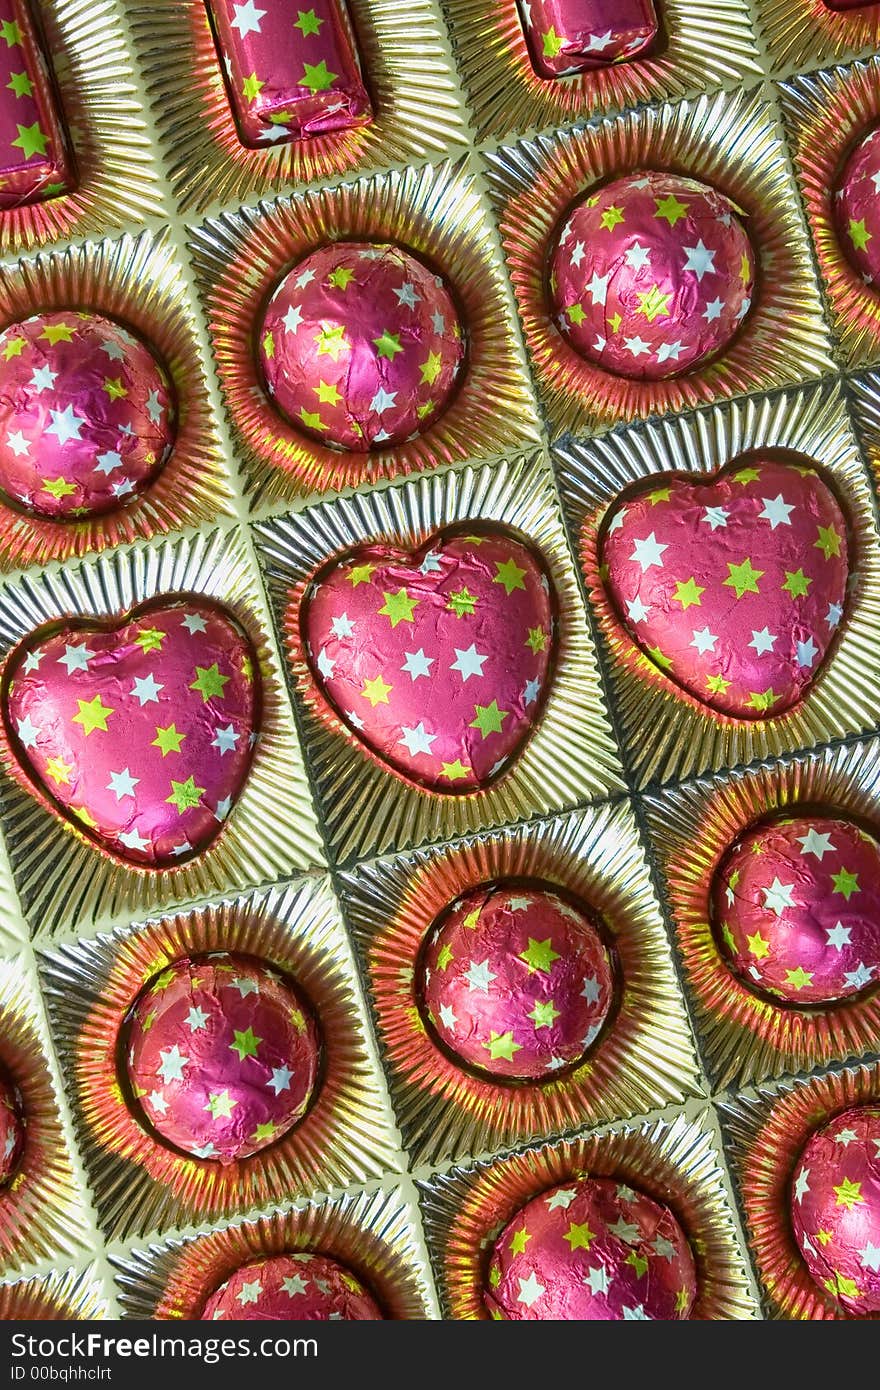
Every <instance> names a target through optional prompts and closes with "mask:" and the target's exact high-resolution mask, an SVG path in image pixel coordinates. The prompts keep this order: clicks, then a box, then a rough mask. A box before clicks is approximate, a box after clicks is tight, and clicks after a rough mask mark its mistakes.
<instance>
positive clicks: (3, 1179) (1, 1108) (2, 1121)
mask: <svg viewBox="0 0 880 1390" xmlns="http://www.w3.org/2000/svg"><path fill="white" fill-rule="evenodd" d="M24 1133H25V1129H24V1117H23V1115H22V1110H21V1101H20V1099H19V1095H18V1092H17V1090H16V1088H15V1086H14V1085H13V1084H12V1081H11V1080H10V1079H9V1077H8V1076H5V1075H3V1074H2V1073H0V1187H3V1186H4V1185H5V1184H6V1183H8V1182H9V1180H10V1178H11V1177H12V1176H13V1174H14V1173H15V1170H16V1168H17V1167H18V1161H19V1159H20V1158H21V1155H22V1151H23V1149H24ZM0 1201H2V1195H0Z"/></svg>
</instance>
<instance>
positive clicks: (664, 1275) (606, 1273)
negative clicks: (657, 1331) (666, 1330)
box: [484, 1177, 697, 1322]
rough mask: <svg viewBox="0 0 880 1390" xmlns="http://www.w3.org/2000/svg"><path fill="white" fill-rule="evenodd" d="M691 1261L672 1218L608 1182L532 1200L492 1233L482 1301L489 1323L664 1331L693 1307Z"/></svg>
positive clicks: (564, 1188) (587, 1181) (580, 1184)
mask: <svg viewBox="0 0 880 1390" xmlns="http://www.w3.org/2000/svg"><path fill="white" fill-rule="evenodd" d="M696 1290H697V1280H696V1271H695V1268H694V1260H693V1255H692V1254H691V1251H690V1247H689V1245H688V1242H687V1238H686V1237H685V1234H684V1232H683V1231H682V1229H681V1226H680V1225H679V1223H678V1221H677V1220H676V1218H675V1216H674V1215H673V1213H672V1212H671V1211H670V1209H669V1208H668V1207H666V1206H663V1205H661V1204H660V1203H659V1202H655V1201H654V1200H653V1199H652V1198H651V1197H648V1196H646V1195H645V1194H644V1193H642V1192H638V1191H636V1189H634V1188H632V1187H629V1186H628V1185H627V1184H625V1183H618V1182H614V1181H613V1180H612V1179H610V1178H591V1177H587V1178H581V1179H580V1180H578V1181H574V1182H571V1183H566V1184H563V1185H560V1186H558V1187H553V1188H550V1189H549V1190H548V1191H546V1192H542V1193H541V1194H540V1195H539V1196H537V1197H534V1198H532V1200H531V1201H529V1202H527V1203H526V1205H525V1206H524V1207H523V1208H522V1209H521V1210H520V1211H519V1212H518V1213H517V1215H516V1216H515V1217H514V1218H513V1220H512V1221H510V1222H509V1223H508V1225H507V1226H506V1227H505V1228H504V1230H503V1231H502V1232H501V1235H500V1236H499V1237H498V1239H497V1240H496V1242H495V1247H494V1249H493V1251H492V1257H491V1260H490V1263H489V1273H488V1280H487V1285H486V1288H485V1290H484V1298H485V1301H486V1305H487V1307H488V1309H489V1312H490V1314H491V1316H492V1317H493V1318H499V1319H515V1320H537V1321H542V1320H543V1321H549V1320H555V1321H573V1322H574V1321H587V1320H589V1321H605V1322H609V1321H614V1322H618V1321H624V1322H630V1321H669V1320H672V1319H678V1318H687V1317H688V1316H689V1315H690V1311H691V1308H692V1307H693V1304H694V1299H695V1297H696Z"/></svg>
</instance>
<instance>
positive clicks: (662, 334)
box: [550, 171, 755, 381]
mask: <svg viewBox="0 0 880 1390" xmlns="http://www.w3.org/2000/svg"><path fill="white" fill-rule="evenodd" d="M754 289H755V255H754V251H753V249H752V245H751V242H750V240H749V237H748V234H747V232H746V229H745V226H744V224H743V221H742V214H741V213H740V212H739V211H738V209H737V208H736V207H735V206H734V204H733V203H731V202H730V200H729V199H728V198H726V197H725V196H724V195H723V194H722V193H719V192H717V191H716V190H715V189H714V188H710V187H709V186H708V185H707V184H703V183H698V182H696V180H694V179H688V178H682V177H681V176H680V175H677V174H662V173H656V172H651V171H641V172H637V173H633V174H629V175H627V176H626V177H625V178H618V179H614V180H612V181H611V182H610V183H607V184H604V185H603V186H602V187H601V188H599V189H597V190H596V191H595V192H592V193H590V194H589V195H588V196H585V197H583V198H581V200H580V202H578V203H577V204H576V206H575V207H574V209H573V210H572V211H571V212H570V213H569V214H568V215H567V216H566V218H565V220H564V222H563V224H562V227H561V230H560V232H559V234H558V237H557V239H556V241H555V244H554V245H553V247H552V249H551V256H550V293H551V300H552V309H553V314H554V316H555V319H556V323H557V326H558V328H559V331H560V332H561V333H562V335H563V336H564V337H565V338H566V339H567V340H568V342H569V343H570V344H571V346H572V347H573V348H574V349H575V351H576V352H578V353H579V354H580V355H581V356H582V357H585V358H587V359H588V360H589V361H591V362H595V363H597V364H598V365H599V366H600V367H602V368H604V369H605V371H607V372H611V373H613V374H615V375H617V376H624V377H633V378H638V379H645V380H651V381H658V380H662V379H663V378H664V377H670V376H678V375H680V374H682V373H683V372H690V371H694V370H696V369H697V368H699V367H701V366H703V365H705V363H707V362H708V361H710V360H711V359H712V358H714V357H716V356H717V355H718V354H719V353H721V352H723V351H724V349H725V348H726V347H727V345H728V344H729V343H730V341H731V339H732V338H733V337H734V335H735V334H736V333H737V331H738V330H739V327H740V325H741V324H742V323H743V321H744V319H745V318H746V315H747V314H748V312H749V309H750V308H751V305H752V298H753V295H754Z"/></svg>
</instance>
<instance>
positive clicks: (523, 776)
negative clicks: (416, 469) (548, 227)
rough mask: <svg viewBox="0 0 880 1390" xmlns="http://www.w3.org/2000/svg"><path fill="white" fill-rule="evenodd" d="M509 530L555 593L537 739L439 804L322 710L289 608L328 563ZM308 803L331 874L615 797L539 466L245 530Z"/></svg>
mask: <svg viewBox="0 0 880 1390" xmlns="http://www.w3.org/2000/svg"><path fill="white" fill-rule="evenodd" d="M477 520H479V521H480V522H481V523H482V524H483V525H486V526H490V525H491V524H492V523H493V522H495V523H499V524H500V525H502V526H504V527H507V528H509V529H510V530H512V531H513V532H514V533H517V534H519V535H521V536H522V538H523V539H524V540H525V541H526V542H528V543H530V544H532V545H533V546H534V547H535V548H536V549H537V550H538V551H539V552H540V554H541V555H542V556H543V559H544V562H545V564H546V566H547V569H548V571H549V574H550V578H551V580H552V582H553V585H554V587H555V590H556V598H557V606H558V614H557V620H558V627H559V637H558V643H557V653H556V662H555V675H554V676H553V682H552V685H551V687H550V690H549V693H548V695H547V697H546V702H545V704H544V708H543V714H542V716H541V719H540V721H539V723H538V724H537V727H536V728H535V729H534V731H533V733H532V735H531V737H530V738H529V740H528V742H527V743H526V745H525V747H524V748H523V750H522V752H521V753H520V755H519V757H518V759H517V761H516V762H515V763H514V765H513V767H512V768H511V770H510V772H509V773H506V774H505V775H504V776H502V777H500V778H499V779H498V781H497V782H495V783H492V784H490V785H489V786H487V787H486V788H485V789H483V790H481V791H477V792H473V793H462V794H458V795H447V794H443V793H442V792H435V791H431V790H429V789H427V788H425V787H421V786H418V785H416V783H414V782H409V781H406V780H405V779H404V778H403V777H402V776H400V775H399V774H397V773H396V772H394V771H392V770H391V769H390V768H389V767H388V765H387V764H386V763H384V762H382V761H380V759H379V758H378V757H377V756H375V755H374V754H372V753H371V752H370V750H369V749H368V748H367V747H366V745H365V744H363V743H362V742H361V741H360V739H358V738H357V737H356V736H355V734H354V733H352V732H351V731H350V730H349V729H348V727H347V726H346V725H344V724H343V722H342V721H341V720H340V719H339V717H338V716H337V715H336V713H335V712H334V711H333V710H332V709H331V707H330V705H329V704H328V702H327V700H326V698H325V697H324V695H323V694H322V693H321V692H320V691H319V689H318V688H317V686H316V684H315V680H314V677H313V676H312V674H311V671H310V669H309V666H308V663H307V661H306V659H305V655H304V652H303V646H302V639H301V636H300V633H299V606H300V603H301V600H302V598H303V596H304V594H305V592H306V589H307V587H308V584H309V582H310V580H311V577H312V575H313V574H314V573H315V571H316V570H317V569H319V568H320V567H321V565H323V564H324V563H326V561H327V559H328V557H331V556H333V555H335V554H341V553H343V552H345V551H347V550H349V549H351V548H353V547H355V546H358V545H361V544H367V543H374V542H385V543H388V544H390V545H393V546H396V547H397V546H399V547H401V548H413V549H415V548H417V547H418V546H420V545H421V544H423V543H424V542H425V541H426V540H427V539H428V537H429V536H431V535H432V534H433V533H434V532H435V531H438V530H440V529H442V528H443V527H446V526H451V525H456V524H458V523H461V522H463V521H469V522H475V521H477ZM254 530H255V535H256V540H257V545H258V549H259V552H260V557H261V561H262V564H263V566H264V570H265V574H266V579H267V582H268V586H269V593H270V599H271V602H272V605H273V609H274V614H275V621H276V624H277V626H278V629H279V631H280V632H284V633H285V634H286V638H287V655H288V675H289V679H290V682H291V686H292V689H293V692H294V695H295V698H296V701H297V705H298V709H299V714H300V719H301V721H302V731H303V742H304V746H305V747H306V748H307V749H308V755H309V758H310V762H311V767H312V772H313V777H314V780H315V785H316V790H317V795H318V799H319V802H320V805H321V809H322V812H323V817H324V823H325V827H326V831H327V835H328V839H329V842H330V845H331V847H332V850H333V852H334V854H335V855H336V857H337V858H338V859H339V860H340V861H348V860H350V859H352V858H363V857H365V856H367V855H371V854H376V853H383V852H385V851H388V850H394V849H403V848H405V847H407V846H408V845H417V844H421V843H424V842H425V841H430V840H437V839H449V838H451V837H454V836H456V835H464V834H468V833H471V832H473V831H475V830H478V829H482V828H485V827H489V826H493V825H504V824H508V823H511V822H513V821H517V820H527V819H529V818H530V817H531V816H535V815H538V814H548V813H550V812H553V811H558V810H561V809H565V808H566V807H571V806H575V805H578V804H579V803H583V802H585V801H595V800H599V799H600V798H601V797H603V796H606V795H608V793H609V792H614V791H622V790H623V780H622V774H621V771H620V764H619V761H618V757H617V753H616V749H615V745H614V740H613V737H612V733H611V726H610V723H609V720H608V716H607V713H606V710H605V705H604V700H603V696H602V691H601V687H600V681H599V673H598V668H597V663H596V658H595V655H594V652H593V648H592V643H591V640H590V637H589V634H588V630H587V625H586V619H585V614H584V611H583V606H582V603H581V599H580V595H579V593H578V588H577V583H576V580H575V576H574V572H573V569H572V564H571V557H570V553H569V550H568V546H567V543H566V540H565V533H564V527H563V525H562V518H561V516H560V513H559V507H558V503H557V501H556V495H555V491H554V488H553V480H552V478H551V476H550V472H549V469H548V468H547V465H546V462H545V460H544V459H543V458H542V457H541V456H531V457H525V458H520V459H514V460H511V461H510V462H507V461H504V462H502V463H500V464H498V465H497V466H495V467H490V466H485V467H482V468H471V467H467V468H463V469H460V470H452V471H447V472H444V473H442V474H437V475H432V476H425V477H421V478H417V479H413V480H412V481H410V482H407V483H404V484H399V485H396V486H394V487H389V488H385V489H382V490H376V491H373V492H369V493H359V494H355V495H354V496H351V497H345V498H339V499H337V500H335V501H331V502H324V503H321V504H319V505H317V506H314V507H311V508H309V509H307V510H306V511H302V512H298V513H296V514H295V515H290V516H286V517H276V518H273V519H272V520H269V521H266V522H261V523H259V524H258V525H256V526H255V527H254Z"/></svg>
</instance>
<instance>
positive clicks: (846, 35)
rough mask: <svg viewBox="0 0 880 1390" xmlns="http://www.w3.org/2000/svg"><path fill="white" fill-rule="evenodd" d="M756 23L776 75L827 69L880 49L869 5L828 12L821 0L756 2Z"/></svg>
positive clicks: (879, 22) (878, 23) (878, 25)
mask: <svg viewBox="0 0 880 1390" xmlns="http://www.w3.org/2000/svg"><path fill="white" fill-rule="evenodd" d="M755 8H756V12H757V25H758V29H759V31H760V33H761V36H762V38H763V41H764V46H765V49H766V51H767V57H768V59H769V62H770V66H771V71H772V73H773V75H774V76H780V75H782V74H787V73H790V72H797V71H802V70H803V69H804V68H820V67H826V66H827V65H828V64H829V63H839V62H841V61H842V60H843V59H845V58H852V57H855V55H856V54H858V53H870V52H872V51H876V49H877V48H878V46H880V12H878V10H877V9H876V7H875V6H874V5H872V4H870V3H869V4H866V5H864V6H862V7H860V8H859V9H855V10H842V11H841V10H829V8H828V6H827V5H826V4H825V0H755Z"/></svg>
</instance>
